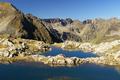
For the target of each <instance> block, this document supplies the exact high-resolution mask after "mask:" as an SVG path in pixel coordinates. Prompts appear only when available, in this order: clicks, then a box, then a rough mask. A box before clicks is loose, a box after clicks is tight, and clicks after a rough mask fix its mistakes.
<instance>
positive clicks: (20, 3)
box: [0, 0, 120, 20]
mask: <svg viewBox="0 0 120 80" xmlns="http://www.w3.org/2000/svg"><path fill="white" fill-rule="evenodd" d="M3 1H4V2H10V3H12V4H13V5H15V6H16V7H17V8H18V9H20V10H21V11H23V12H24V13H31V14H33V15H35V16H38V17H40V18H73V19H80V20H85V19H94V18H111V17H118V18H120V0H0V2H3Z"/></svg>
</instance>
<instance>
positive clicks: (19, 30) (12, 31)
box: [0, 2, 120, 43]
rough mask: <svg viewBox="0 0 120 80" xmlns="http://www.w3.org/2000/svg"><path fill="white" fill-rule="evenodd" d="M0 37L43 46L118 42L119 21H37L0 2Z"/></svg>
mask: <svg viewBox="0 0 120 80" xmlns="http://www.w3.org/2000/svg"><path fill="white" fill-rule="evenodd" d="M0 34H1V35H3V34H9V35H10V36H13V37H20V38H25V39H34V40H40V41H44V42H46V43H54V42H63V41H65V40H72V41H78V42H92V43H99V42H103V41H112V40H115V39H120V20H119V19H117V18H111V19H108V20H105V19H94V20H91V19H88V20H85V21H83V22H80V21H79V20H72V19H71V18H67V19H60V18H51V19H40V18H37V17H35V16H33V15H32V14H24V13H23V12H21V11H20V10H18V9H17V8H16V7H15V6H13V5H12V4H10V3H4V2H0Z"/></svg>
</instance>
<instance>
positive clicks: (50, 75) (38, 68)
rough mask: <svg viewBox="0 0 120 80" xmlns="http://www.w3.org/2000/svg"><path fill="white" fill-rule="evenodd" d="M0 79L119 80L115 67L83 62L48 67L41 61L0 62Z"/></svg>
mask: <svg viewBox="0 0 120 80" xmlns="http://www.w3.org/2000/svg"><path fill="white" fill-rule="evenodd" d="M0 80H120V73H118V72H117V71H116V70H115V68H113V67H108V66H98V65H93V64H84V65H80V66H74V67H49V66H47V65H43V64H41V63H26V62H19V63H13V64H9V65H3V64H0Z"/></svg>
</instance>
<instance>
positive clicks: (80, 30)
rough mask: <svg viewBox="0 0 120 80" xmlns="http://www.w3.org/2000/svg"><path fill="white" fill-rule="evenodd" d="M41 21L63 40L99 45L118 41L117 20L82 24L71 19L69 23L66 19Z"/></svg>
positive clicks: (92, 21)
mask: <svg viewBox="0 0 120 80" xmlns="http://www.w3.org/2000/svg"><path fill="white" fill-rule="evenodd" d="M43 21H45V22H46V23H49V25H52V26H53V28H54V29H56V30H57V31H58V32H59V33H60V34H61V38H62V39H63V40H72V41H77V42H92V43H101V42H103V41H112V40H116V39H120V35H119V33H120V25H119V24H120V20H119V19H117V18H111V19H108V20H104V19H94V20H90V19H88V20H85V21H83V22H80V21H79V20H72V19H69V21H70V22H67V20H66V19H52V20H51V19H45V20H43ZM62 22H66V24H65V25H64V24H62Z"/></svg>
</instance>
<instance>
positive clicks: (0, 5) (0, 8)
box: [0, 2, 18, 13]
mask: <svg viewBox="0 0 120 80" xmlns="http://www.w3.org/2000/svg"><path fill="white" fill-rule="evenodd" d="M5 11H9V12H11V11H18V9H17V8H16V7H15V6H14V5H13V4H11V3H7V2H0V13H2V12H5Z"/></svg>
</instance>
